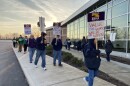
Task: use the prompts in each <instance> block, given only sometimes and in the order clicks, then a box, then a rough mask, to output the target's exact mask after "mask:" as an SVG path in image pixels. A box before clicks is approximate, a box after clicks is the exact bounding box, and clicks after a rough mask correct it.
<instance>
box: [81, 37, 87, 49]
mask: <svg viewBox="0 0 130 86" xmlns="http://www.w3.org/2000/svg"><path fill="white" fill-rule="evenodd" d="M86 44H87V40H86V39H85V36H83V39H82V41H81V47H82V49H83V48H84V46H85V45H86Z"/></svg>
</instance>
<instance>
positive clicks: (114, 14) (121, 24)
mask: <svg viewBox="0 0 130 86" xmlns="http://www.w3.org/2000/svg"><path fill="white" fill-rule="evenodd" d="M100 11H105V20H106V27H105V36H104V40H100V41H99V43H100V48H103V46H104V43H105V42H106V40H107V39H109V38H110V33H111V32H115V33H116V40H115V41H114V42H113V45H114V51H118V52H119V51H120V52H124V53H125V54H129V55H128V57H130V27H129V26H130V0H90V1H89V2H87V3H86V4H85V5H84V6H82V7H81V8H80V9H79V10H77V11H76V12H74V13H73V14H72V15H71V16H70V17H68V18H67V19H66V20H64V21H63V22H62V23H61V26H62V27H67V34H66V35H67V38H69V39H71V41H75V40H81V39H82V37H83V36H86V37H87V35H88V27H87V14H88V13H90V12H100Z"/></svg>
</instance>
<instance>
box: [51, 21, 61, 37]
mask: <svg viewBox="0 0 130 86" xmlns="http://www.w3.org/2000/svg"><path fill="white" fill-rule="evenodd" d="M53 35H61V27H60V23H53Z"/></svg>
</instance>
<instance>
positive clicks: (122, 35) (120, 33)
mask: <svg viewBox="0 0 130 86" xmlns="http://www.w3.org/2000/svg"><path fill="white" fill-rule="evenodd" d="M112 32H114V33H116V39H126V38H127V28H126V27H122V28H116V27H115V28H112Z"/></svg>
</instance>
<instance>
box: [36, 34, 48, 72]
mask: <svg viewBox="0 0 130 86" xmlns="http://www.w3.org/2000/svg"><path fill="white" fill-rule="evenodd" d="M46 35H47V34H46V33H45V32H41V36H40V37H38V38H37V39H36V49H37V52H36V58H35V62H34V64H35V67H36V68H37V63H38V61H39V58H40V57H41V58H42V65H41V66H42V68H43V70H44V71H45V70H47V69H46V46H47V41H46V38H45V36H46Z"/></svg>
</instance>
